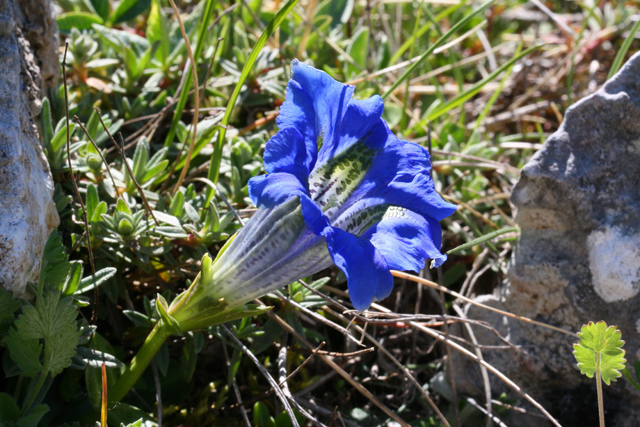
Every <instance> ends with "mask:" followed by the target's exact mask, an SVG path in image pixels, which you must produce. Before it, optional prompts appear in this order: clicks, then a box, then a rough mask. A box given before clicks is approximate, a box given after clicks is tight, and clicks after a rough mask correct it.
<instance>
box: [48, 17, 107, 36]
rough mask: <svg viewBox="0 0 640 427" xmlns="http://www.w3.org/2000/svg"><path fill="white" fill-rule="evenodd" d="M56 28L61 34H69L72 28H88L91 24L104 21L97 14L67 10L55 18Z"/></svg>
mask: <svg viewBox="0 0 640 427" xmlns="http://www.w3.org/2000/svg"><path fill="white" fill-rule="evenodd" d="M56 22H57V23H58V28H59V29H60V32H61V33H63V34H69V33H70V32H71V30H72V29H73V28H75V29H77V30H80V31H82V30H90V29H91V26H92V25H93V24H102V23H103V22H104V21H103V20H102V18H101V17H99V16H98V15H94V14H92V13H87V12H67V13H63V14H62V15H60V16H58V17H57V18H56Z"/></svg>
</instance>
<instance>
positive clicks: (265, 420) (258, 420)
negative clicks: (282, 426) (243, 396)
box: [253, 402, 276, 427]
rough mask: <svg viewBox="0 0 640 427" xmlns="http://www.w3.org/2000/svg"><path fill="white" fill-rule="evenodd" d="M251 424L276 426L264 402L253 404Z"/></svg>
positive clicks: (262, 426)
mask: <svg viewBox="0 0 640 427" xmlns="http://www.w3.org/2000/svg"><path fill="white" fill-rule="evenodd" d="M253 424H254V425H255V426H256V427H276V422H275V420H274V419H273V417H272V416H271V414H270V413H269V407H268V406H267V405H266V404H264V403H262V402H256V403H255V405H253Z"/></svg>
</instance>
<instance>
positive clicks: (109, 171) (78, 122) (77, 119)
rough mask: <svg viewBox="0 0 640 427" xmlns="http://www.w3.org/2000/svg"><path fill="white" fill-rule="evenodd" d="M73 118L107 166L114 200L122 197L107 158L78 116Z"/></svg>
mask: <svg viewBox="0 0 640 427" xmlns="http://www.w3.org/2000/svg"><path fill="white" fill-rule="evenodd" d="M73 118H74V119H75V120H76V123H77V124H78V126H80V129H82V131H83V132H84V134H85V135H87V138H89V141H91V144H93V147H94V148H95V149H96V151H97V152H98V154H99V155H100V158H101V159H102V163H104V165H105V167H106V168H107V173H108V174H109V178H111V184H112V185H113V191H115V192H116V200H117V199H119V198H122V196H121V195H120V192H119V191H118V186H117V185H116V181H115V180H114V179H113V175H111V168H110V167H109V163H107V159H105V158H104V156H103V155H102V150H100V148H99V147H98V145H97V144H96V143H95V141H94V140H93V138H91V135H89V132H88V131H87V129H86V128H85V127H84V125H83V124H82V122H81V121H80V119H79V118H78V116H73ZM123 201H124V199H123ZM125 203H126V202H125Z"/></svg>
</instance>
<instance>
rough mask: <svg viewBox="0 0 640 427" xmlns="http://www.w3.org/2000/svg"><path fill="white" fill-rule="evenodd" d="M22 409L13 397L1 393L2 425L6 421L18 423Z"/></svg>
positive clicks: (0, 419)
mask: <svg viewBox="0 0 640 427" xmlns="http://www.w3.org/2000/svg"><path fill="white" fill-rule="evenodd" d="M19 417H20V408H18V404H17V403H16V401H15V400H13V397H11V395H9V394H7V393H0V425H2V423H4V422H6V421H17V420H18V418H19Z"/></svg>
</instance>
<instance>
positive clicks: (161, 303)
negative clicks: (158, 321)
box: [156, 294, 182, 335]
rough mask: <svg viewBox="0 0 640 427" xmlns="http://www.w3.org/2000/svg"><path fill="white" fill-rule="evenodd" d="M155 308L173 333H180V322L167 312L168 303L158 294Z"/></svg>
mask: <svg viewBox="0 0 640 427" xmlns="http://www.w3.org/2000/svg"><path fill="white" fill-rule="evenodd" d="M156 310H157V311H158V314H159V315H160V317H161V318H162V320H163V321H164V323H166V324H167V325H169V326H170V327H171V328H172V329H173V333H175V334H177V335H180V334H181V333H182V331H181V330H180V323H178V321H177V320H176V319H174V318H173V317H172V316H171V315H170V314H169V304H167V300H166V299H164V297H163V296H162V295H160V294H158V296H157V297H156Z"/></svg>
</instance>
